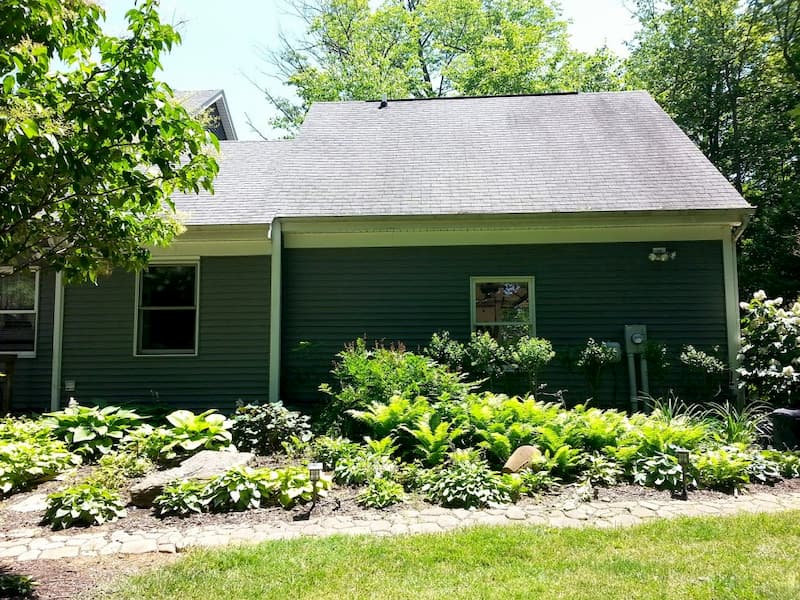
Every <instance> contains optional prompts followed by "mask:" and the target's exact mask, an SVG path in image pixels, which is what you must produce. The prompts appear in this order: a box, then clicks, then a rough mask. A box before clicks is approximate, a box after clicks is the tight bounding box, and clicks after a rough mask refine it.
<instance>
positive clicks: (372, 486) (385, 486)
mask: <svg viewBox="0 0 800 600" xmlns="http://www.w3.org/2000/svg"><path fill="white" fill-rule="evenodd" d="M404 499H405V493H404V491H403V486H402V485H400V484H399V483H396V482H394V481H392V480H391V479H384V478H383V477H380V478H378V479H373V480H372V481H370V482H369V484H368V485H367V487H366V489H364V491H362V492H361V493H360V494H359V495H358V496H357V497H356V502H358V503H359V504H360V505H361V506H364V507H366V508H386V507H387V506H391V505H393V504H398V503H400V502H402V501H403V500H404Z"/></svg>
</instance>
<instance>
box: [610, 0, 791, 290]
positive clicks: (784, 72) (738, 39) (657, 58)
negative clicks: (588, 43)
mask: <svg viewBox="0 0 800 600" xmlns="http://www.w3.org/2000/svg"><path fill="white" fill-rule="evenodd" d="M796 5H797V0H764V1H751V2H749V3H745V2H742V1H740V0H665V1H658V0H640V1H639V2H638V3H637V13H638V16H639V19H640V21H641V23H642V28H641V30H640V32H639V33H638V34H637V36H636V38H635V40H634V41H633V43H632V44H631V50H632V51H631V56H630V58H629V60H628V62H627V65H626V67H627V73H626V77H627V83H628V85H629V86H631V87H643V88H645V89H647V90H649V91H650V92H651V93H652V94H653V96H654V97H655V98H656V100H658V101H659V103H660V104H661V105H662V106H663V107H664V108H665V110H666V111H667V112H668V113H670V115H671V116H672V117H673V118H674V119H675V121H676V122H677V123H678V125H680V126H681V128H682V129H683V130H684V131H685V132H686V133H687V135H689V137H691V138H692V139H693V140H694V141H695V143H697V145H698V146H699V147H700V149H701V150H702V151H703V152H704V153H705V155H706V156H707V157H708V158H709V160H711V162H713V163H714V165H715V166H716V167H717V168H718V169H719V170H720V171H721V172H722V173H723V175H725V176H726V177H727V178H728V179H729V180H730V181H731V183H732V184H733V185H734V186H735V187H736V188H737V189H738V190H739V191H740V192H741V193H742V194H743V195H744V197H745V198H746V199H747V200H748V201H749V202H751V203H752V204H754V205H755V206H756V207H757V209H758V210H757V213H756V216H755V218H754V219H753V222H752V223H751V225H750V227H749V228H748V230H747V233H746V236H745V238H744V239H743V240H742V245H741V261H740V281H741V286H742V292H743V295H744V296H749V295H750V294H751V293H752V292H754V291H755V290H757V289H761V288H764V289H766V290H767V291H768V293H769V294H770V295H773V296H777V295H788V296H791V297H794V296H796V295H797V294H798V291H800V243H799V242H798V234H800V220H798V217H800V204H799V202H800V171H799V170H798V168H799V167H798V163H797V160H796V157H797V156H798V151H800V137H799V136H798V124H797V121H796V119H795V118H794V116H793V112H794V111H795V109H796V107H797V106H798V104H799V103H800V86H798V83H799V82H800V80H798V79H797V75H796V73H795V72H794V67H793V66H792V61H793V60H794V59H793V57H794V56H795V52H796V50H795V48H796V46H795V38H796V34H795V33H794V31H795V30H796V18H795V17H793V15H796V14H797V6H796ZM793 11H794V12H793Z"/></svg>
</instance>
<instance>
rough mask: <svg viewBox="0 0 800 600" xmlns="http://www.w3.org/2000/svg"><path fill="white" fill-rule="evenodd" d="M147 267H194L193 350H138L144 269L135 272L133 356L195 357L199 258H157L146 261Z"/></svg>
mask: <svg viewBox="0 0 800 600" xmlns="http://www.w3.org/2000/svg"><path fill="white" fill-rule="evenodd" d="M147 267H148V268H149V267H194V268H195V278H194V351H193V352H165V351H163V350H158V351H153V352H140V350H139V347H140V343H139V342H140V334H141V331H140V330H139V313H140V312H141V309H142V306H141V302H142V275H143V274H144V269H143V270H141V271H139V272H138V273H136V284H135V286H134V302H133V356H134V357H135V358H151V357H161V358H164V357H171V358H178V357H196V356H198V355H199V353H200V258H191V259H189V258H186V259H175V260H157V261H152V262H150V263H148V265H147Z"/></svg>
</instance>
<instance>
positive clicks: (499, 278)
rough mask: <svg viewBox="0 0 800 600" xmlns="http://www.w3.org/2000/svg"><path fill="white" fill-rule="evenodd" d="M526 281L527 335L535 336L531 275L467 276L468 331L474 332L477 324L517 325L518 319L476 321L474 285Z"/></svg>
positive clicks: (533, 278) (534, 291) (534, 305)
mask: <svg viewBox="0 0 800 600" xmlns="http://www.w3.org/2000/svg"><path fill="white" fill-rule="evenodd" d="M499 281H500V282H503V281H507V282H523V281H525V282H527V283H528V313H529V314H528V318H529V321H530V326H529V330H528V335H529V336H531V337H536V300H535V299H536V287H535V283H536V278H535V277H534V276H533V275H514V276H508V275H503V276H492V275H487V276H483V275H481V276H479V277H478V276H476V277H470V278H469V319H470V331H472V332H474V331H475V330H476V329H477V328H478V327H479V326H489V325H500V326H502V325H519V324H520V323H519V321H516V322H514V321H493V322H491V323H483V322H481V323H478V321H477V318H476V315H475V310H476V308H477V305H476V300H477V298H476V297H475V286H476V284H479V283H496V282H499Z"/></svg>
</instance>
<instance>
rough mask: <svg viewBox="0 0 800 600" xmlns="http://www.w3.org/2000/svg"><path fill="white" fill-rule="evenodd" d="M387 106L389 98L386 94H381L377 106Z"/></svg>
mask: <svg viewBox="0 0 800 600" xmlns="http://www.w3.org/2000/svg"><path fill="white" fill-rule="evenodd" d="M387 106H389V99H388V98H387V97H386V94H384V95H383V96H381V103H380V106H378V108H386V107H387Z"/></svg>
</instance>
